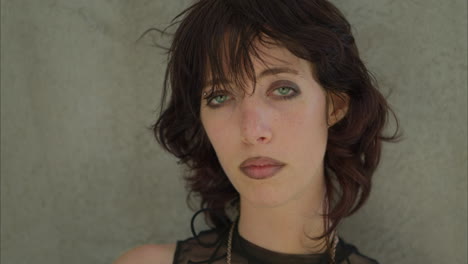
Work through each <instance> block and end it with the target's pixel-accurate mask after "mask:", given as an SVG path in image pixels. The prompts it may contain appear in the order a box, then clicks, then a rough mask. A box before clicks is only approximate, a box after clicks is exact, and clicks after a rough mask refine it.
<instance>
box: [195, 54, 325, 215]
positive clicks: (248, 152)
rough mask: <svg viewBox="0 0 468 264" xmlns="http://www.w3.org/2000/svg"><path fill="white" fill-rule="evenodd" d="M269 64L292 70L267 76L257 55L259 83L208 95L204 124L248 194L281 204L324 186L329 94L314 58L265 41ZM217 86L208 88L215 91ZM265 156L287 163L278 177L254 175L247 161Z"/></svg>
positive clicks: (229, 171) (260, 201)
mask: <svg viewBox="0 0 468 264" xmlns="http://www.w3.org/2000/svg"><path fill="white" fill-rule="evenodd" d="M259 49H260V50H261V52H260V54H268V56H265V57H263V59H264V61H265V62H266V63H267V65H268V66H269V68H275V69H276V68H277V69H282V70H285V69H288V70H286V71H284V72H281V71H279V72H276V73H273V74H271V72H270V74H265V75H262V72H263V71H264V70H265V68H266V67H265V66H264V64H262V63H261V62H260V61H259V60H258V59H256V58H252V59H253V63H254V69H255V74H256V76H258V77H257V86H256V89H255V92H254V93H253V94H252V91H253V83H252V82H251V83H249V85H248V87H247V88H248V89H247V91H246V93H245V94H243V93H242V91H239V92H237V93H236V94H231V93H229V92H225V93H223V94H218V95H215V96H214V97H212V98H211V99H208V100H206V99H204V98H203V97H204V96H202V98H201V100H202V103H201V109H200V115H201V120H202V124H203V127H204V129H205V131H206V133H207V135H208V138H209V140H210V142H211V144H212V146H213V148H214V150H215V152H216V154H217V157H218V159H219V162H220V164H221V166H222V167H223V169H224V171H225V173H226V175H227V176H228V178H229V180H230V181H231V183H232V184H233V186H234V187H235V188H236V190H237V191H238V192H239V194H240V196H241V200H242V199H247V200H248V201H249V202H250V203H253V204H257V205H259V206H277V205H281V204H284V203H286V202H288V201H290V200H291V199H297V198H299V197H301V194H310V193H311V192H319V191H320V190H322V188H323V187H324V186H323V183H324V181H323V180H324V179H323V175H324V174H323V160H324V154H325V149H326V143H327V118H326V94H325V91H324V90H323V88H322V87H321V86H320V84H319V83H318V82H317V81H316V80H314V78H313V76H312V68H311V65H310V63H309V62H308V61H306V60H303V59H300V58H298V57H296V56H294V55H293V54H292V53H290V52H289V51H288V50H287V49H286V48H282V47H278V46H271V47H269V48H267V47H264V46H261V47H259ZM210 89H211V87H210V86H208V87H205V91H206V92H207V93H208V94H209V91H210ZM258 156H264V157H269V158H273V159H275V160H278V161H280V162H282V163H284V164H285V165H284V166H283V167H282V168H281V169H280V170H279V171H278V172H277V173H276V174H275V175H274V176H272V177H270V178H267V179H262V180H258V179H252V178H250V177H248V176H247V175H246V174H244V173H243V172H242V170H241V169H240V165H241V163H242V162H243V161H244V160H246V159H248V158H252V157H258Z"/></svg>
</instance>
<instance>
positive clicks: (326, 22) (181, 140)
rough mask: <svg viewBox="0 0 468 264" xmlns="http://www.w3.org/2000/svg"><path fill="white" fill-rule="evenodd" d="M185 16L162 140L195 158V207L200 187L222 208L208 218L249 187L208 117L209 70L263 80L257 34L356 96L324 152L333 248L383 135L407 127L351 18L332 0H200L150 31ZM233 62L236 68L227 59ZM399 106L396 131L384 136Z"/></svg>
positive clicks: (219, 222) (190, 163)
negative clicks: (220, 152)
mask: <svg viewBox="0 0 468 264" xmlns="http://www.w3.org/2000/svg"><path fill="white" fill-rule="evenodd" d="M178 23H180V25H179V26H178V28H177V30H176V31H175V33H174V34H171V35H172V36H173V39H172V42H171V46H170V47H169V48H165V49H166V51H167V55H168V66H167V70H166V73H165V78H164V84H163V86H164V87H163V92H162V98H161V104H160V112H159V117H158V119H157V121H156V122H155V123H154V125H152V127H151V129H152V131H153V133H154V135H155V137H156V139H157V141H158V143H159V144H160V145H161V146H162V147H163V148H164V149H165V150H167V151H169V152H170V153H172V154H173V155H175V156H176V157H177V158H178V159H179V163H181V164H184V165H186V168H187V171H186V175H184V179H185V181H186V188H187V189H188V191H189V192H188V194H187V200H186V201H187V203H188V205H189V207H190V208H191V209H192V210H193V207H192V206H191V205H190V200H191V198H192V196H193V195H194V194H195V195H196V196H197V197H199V198H200V206H201V208H211V209H213V210H207V211H206V212H205V220H206V221H207V223H208V224H209V225H214V226H215V227H216V228H223V227H226V223H231V220H230V218H229V216H228V213H227V210H228V209H229V208H233V209H235V210H239V193H238V192H237V191H236V189H234V187H233V185H232V184H231V182H230V181H229V179H228V177H227V176H226V174H225V172H224V171H223V168H222V167H221V165H220V163H219V161H218V159H217V156H216V153H215V151H214V149H213V147H212V146H211V144H210V142H209V139H208V137H207V135H206V133H205V131H204V128H203V126H202V123H201V120H200V103H201V100H200V99H201V96H202V94H201V93H202V88H203V87H204V86H205V85H206V80H207V76H208V74H211V75H212V78H213V79H229V80H233V82H234V83H235V86H236V87H244V84H245V83H246V80H253V81H254V82H255V75H254V69H253V64H252V58H251V56H256V57H258V58H260V57H261V56H259V54H258V52H257V50H256V48H255V45H253V44H252V43H253V41H254V40H259V41H260V42H261V43H268V39H272V40H273V41H274V43H276V44H278V45H281V46H283V47H285V48H287V49H288V50H289V51H290V52H291V53H292V54H294V55H295V56H297V57H299V58H301V59H304V60H307V61H309V62H310V63H312V64H313V66H314V67H313V69H314V73H313V74H314V77H316V79H317V81H318V82H319V83H320V84H321V86H322V87H323V88H324V89H325V90H326V92H327V93H334V94H337V95H339V94H342V93H346V94H347V95H348V96H349V105H348V111H347V113H346V115H345V116H344V117H343V118H342V119H341V120H340V121H339V122H337V123H335V124H334V125H333V126H331V127H330V128H329V133H328V142H327V148H326V153H325V158H324V166H325V170H324V171H325V184H326V199H327V202H326V203H324V212H325V213H324V214H323V215H322V216H324V221H325V218H327V219H328V220H331V223H332V224H331V226H330V225H329V222H328V221H325V231H324V233H323V234H322V235H321V236H320V237H317V238H312V239H323V238H324V237H326V242H327V243H326V245H327V251H328V252H329V250H330V245H329V243H328V242H329V240H328V236H329V235H330V234H331V233H332V232H333V231H334V230H335V229H336V227H337V225H338V224H339V223H340V221H341V220H342V219H343V218H344V217H347V216H350V215H352V214H354V213H355V212H356V211H357V210H358V209H359V208H361V207H362V206H363V205H364V203H365V202H366V200H367V199H368V197H369V195H370V192H371V186H372V184H371V183H372V175H373V174H374V171H375V170H376V168H377V166H378V164H379V161H380V156H381V151H382V141H387V142H398V141H399V140H400V137H401V134H398V131H399V125H398V119H397V117H396V115H395V113H394V112H393V110H392V109H391V108H390V106H389V104H388V103H387V101H386V99H385V98H384V97H383V95H382V94H381V93H380V92H379V90H378V85H377V81H376V78H375V77H374V76H373V75H372V73H371V72H370V71H368V70H367V69H366V66H365V65H364V63H363V62H362V60H361V59H360V57H359V52H358V48H357V47H356V43H355V40H354V37H353V35H352V33H351V26H350V24H349V22H348V21H347V20H346V18H345V17H344V15H343V14H342V13H341V12H340V11H339V10H338V9H337V8H336V7H335V6H334V5H333V4H331V3H330V2H328V1H325V0H199V1H196V2H195V3H193V4H192V5H191V6H190V7H188V8H187V9H185V10H184V11H182V12H181V13H180V14H178V15H177V16H176V17H175V18H174V19H173V20H172V21H171V24H170V25H169V26H168V27H167V28H165V29H164V30H160V29H157V28H150V29H148V30H147V31H145V32H144V33H143V35H145V34H146V33H148V32H149V31H153V30H156V31H158V32H160V33H162V34H166V30H167V29H168V28H169V27H171V26H173V25H175V24H178ZM226 33H229V34H227V35H228V37H226V36H227V35H226ZM143 35H142V36H143ZM265 36H266V37H267V38H265ZM140 38H141V37H140ZM158 46H159V45H158ZM159 47H161V46H159ZM226 47H230V48H226ZM162 48H164V47H162ZM225 60H227V61H225ZM226 62H227V65H228V69H227V70H225V69H223V63H226ZM246 77H247V78H246ZM212 89H216V84H213V87H212ZM168 90H170V91H171V94H170V98H169V100H168V102H166V101H167V93H168ZM212 91H213V90H212ZM327 102H328V100H327ZM166 103H167V106H166ZM327 111H328V107H327ZM390 113H391V114H393V116H394V118H395V120H396V131H395V133H394V134H393V135H392V136H384V135H383V129H384V127H385V125H386V124H387V122H388V117H389V114H390ZM327 116H328V113H327ZM311 133H312V131H311ZM325 207H326V208H325Z"/></svg>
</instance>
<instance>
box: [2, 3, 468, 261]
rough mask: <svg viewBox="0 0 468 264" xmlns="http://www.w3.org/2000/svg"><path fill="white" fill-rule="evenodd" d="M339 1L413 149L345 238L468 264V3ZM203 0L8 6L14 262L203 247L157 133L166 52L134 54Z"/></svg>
mask: <svg viewBox="0 0 468 264" xmlns="http://www.w3.org/2000/svg"><path fill="white" fill-rule="evenodd" d="M333 2H334V3H336V4H337V5H338V6H339V7H340V8H341V9H342V11H343V12H344V13H345V14H346V15H347V17H348V19H349V20H350V22H351V23H352V24H353V30H354V33H355V37H356V39H357V42H358V45H359V48H360V50H361V53H362V56H363V58H364V61H365V62H366V63H367V64H368V66H369V68H370V69H371V71H373V72H374V73H375V75H376V77H377V78H378V79H379V80H380V85H381V88H382V91H383V93H384V94H388V92H389V91H390V90H392V91H393V93H392V94H391V96H390V97H389V102H390V104H391V105H392V106H393V107H394V109H395V111H396V113H397V115H398V116H399V118H400V121H401V125H402V127H403V132H404V133H405V138H406V140H404V141H403V142H401V143H399V144H394V145H393V144H392V145H385V150H384V153H383V158H382V159H383V160H382V164H381V167H380V168H379V170H378V171H377V173H376V175H375V180H374V190H373V192H372V195H371V198H370V200H369V202H368V204H367V205H366V207H365V208H364V209H362V210H361V211H360V212H359V213H358V214H356V215H355V216H353V217H351V218H349V219H347V220H345V222H344V224H343V226H342V228H341V230H340V231H341V234H342V236H344V237H345V238H348V240H349V241H350V242H352V243H354V244H356V245H357V246H358V248H359V249H360V250H361V251H362V252H364V253H365V254H367V255H369V256H372V257H375V258H376V259H378V260H380V261H381V262H382V263H466V259H467V253H466V248H467V237H466V236H467V225H466V223H467V72H466V70H467V33H466V29H467V6H466V1H464V0H454V1H444V3H443V4H441V1H435V0H430V1H429V0H424V1H422V0H412V1H392V0H365V1H364V0H363V1H338V0H335V1H333ZM188 3H189V2H188V1H182V0H178V1H174V0H159V1H103V0H98V1H96V0H83V1H65V0H55V1H53V0H42V1H34V0H2V1H1V26H2V28H1V263H5V264H13V263H15V264H16V263H44V264H46V263H47V264H59V263H68V264H73V263H76V264H81V263H110V262H111V261H112V260H113V259H114V258H115V257H116V256H117V255H118V254H119V253H120V252H121V251H123V250H125V249H128V248H130V247H133V246H135V245H137V244H141V243H161V242H165V243H166V242H167V243H169V242H175V241H176V240H181V239H185V238H187V237H188V236H191V233H190V227H189V224H190V218H191V216H192V213H193V212H191V211H190V210H189V209H188V208H187V207H186V204H185V190H184V188H183V183H182V182H181V180H180V177H179V175H180V170H181V168H178V167H177V165H176V159H175V158H173V157H171V156H169V155H168V154H166V153H165V152H163V151H162V150H161V149H160V148H159V146H158V145H157V144H156V142H155V140H154V139H153V138H152V135H151V134H150V133H149V132H148V131H147V130H146V129H145V127H147V126H149V125H150V124H151V122H153V121H154V119H155V110H156V108H157V106H158V102H159V93H160V87H161V85H162V78H163V71H164V69H165V57H164V55H163V53H162V51H161V50H158V49H156V48H153V47H150V46H149V39H146V40H144V41H142V43H140V44H139V45H134V41H135V40H136V38H138V36H139V34H140V33H142V32H143V31H144V30H145V29H147V28H148V27H150V26H152V25H156V26H158V27H164V26H165V25H167V23H169V22H170V19H171V18H172V17H173V16H174V15H176V14H177V13H178V12H180V11H181V10H182V9H183V8H184V7H186V6H187V5H188ZM389 131H391V130H389ZM200 219H201V218H200ZM197 226H198V227H199V229H202V228H203V227H204V225H203V223H201V221H199V223H198V225H197Z"/></svg>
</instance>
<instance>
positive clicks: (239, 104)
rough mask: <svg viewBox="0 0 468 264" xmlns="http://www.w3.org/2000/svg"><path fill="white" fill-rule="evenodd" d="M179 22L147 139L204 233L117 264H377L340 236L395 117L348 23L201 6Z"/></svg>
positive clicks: (300, 11)
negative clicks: (152, 138) (193, 202)
mask: <svg viewBox="0 0 468 264" xmlns="http://www.w3.org/2000/svg"><path fill="white" fill-rule="evenodd" d="M178 18H182V19H181V21H176V22H180V25H179V27H178V29H177V31H176V32H175V35H174V38H173V41H172V46H171V47H170V49H169V51H168V54H169V64H168V68H167V72H166V77H165V81H164V92H163V96H162V107H161V114H160V116H159V118H158V120H157V122H156V123H155V125H154V127H153V128H154V133H155V135H156V138H157V140H158V142H159V143H160V144H161V145H162V147H164V148H165V149H166V150H168V151H169V152H171V153H172V154H174V155H175V156H176V157H178V158H179V159H180V162H181V163H183V164H185V165H186V166H187V167H188V168H189V170H188V174H187V175H186V177H185V179H186V181H187V187H188V188H189V191H190V192H189V194H188V195H189V197H187V198H190V195H191V194H192V193H194V194H196V195H197V196H198V197H199V198H200V199H201V208H202V209H201V210H200V211H198V212H197V213H196V214H195V215H194V218H195V217H196V215H198V214H199V213H203V214H204V215H205V219H206V220H207V223H208V225H210V226H211V227H212V228H211V229H210V230H205V231H203V232H201V233H199V234H197V233H196V232H195V231H194V230H193V221H194V218H192V232H193V237H190V238H187V239H185V240H178V241H177V243H175V244H168V245H145V246H140V247H137V248H135V249H133V250H130V251H129V252H127V253H126V254H124V255H123V256H122V257H121V258H119V259H118V260H117V262H116V263H155V264H156V263H168V264H169V263H180V264H182V263H184V264H185V263H245V264H247V263H250V264H252V263H295V264H297V263H308V264H311V263H317V264H318V263H353V264H364V263H378V262H377V261H376V260H374V259H372V258H370V257H367V256H365V255H364V254H362V253H360V252H359V250H358V249H357V247H355V246H354V245H352V244H350V243H347V242H345V240H344V239H343V238H342V237H340V236H339V235H338V233H337V227H338V225H339V223H340V222H341V220H342V219H343V218H345V217H347V216H350V215H352V214H353V213H355V212H356V211H357V210H358V209H360V208H362V206H363V205H364V203H365V202H366V200H367V199H368V197H369V194H370V191H371V179H372V175H373V173H374V171H375V169H376V167H377V165H378V163H379V160H380V154H381V148H382V144H381V143H382V141H390V142H396V141H397V140H398V138H399V137H400V135H398V133H397V132H398V120H397V119H396V117H395V119H396V120H397V131H396V133H395V134H394V135H393V136H388V137H387V136H384V135H382V131H383V129H384V126H385V124H386V123H387V120H388V116H389V114H390V113H393V111H392V110H391V108H390V107H389V105H388V104H387V102H386V100H385V98H384V97H383V96H382V95H381V93H380V92H379V91H378V90H377V83H376V81H375V80H374V79H373V78H372V75H371V74H370V72H369V71H368V70H367V69H366V67H365V65H364V64H363V62H362V61H361V59H360V57H359V53H358V49H357V47H356V44H355V42H354V38H353V36H352V34H351V28H350V25H349V23H348V22H347V20H346V19H345V18H344V16H343V15H342V13H341V12H340V11H339V10H338V9H337V8H336V7H335V6H334V5H332V4H331V3H330V2H328V1H325V0H200V1H197V2H196V3H194V4H193V5H192V6H190V7H189V8H187V9H186V10H184V11H183V12H182V13H181V14H179V15H178V16H177V17H176V18H175V19H178ZM175 19H174V20H175ZM174 20H173V21H174ZM167 89H171V96H170V99H169V102H168V105H167V107H165V105H164V103H165V101H166V93H167Z"/></svg>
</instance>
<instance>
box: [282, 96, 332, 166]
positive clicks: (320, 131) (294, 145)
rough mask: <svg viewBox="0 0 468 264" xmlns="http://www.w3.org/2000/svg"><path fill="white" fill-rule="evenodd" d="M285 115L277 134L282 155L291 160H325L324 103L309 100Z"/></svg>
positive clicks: (325, 126)
mask: <svg viewBox="0 0 468 264" xmlns="http://www.w3.org/2000/svg"><path fill="white" fill-rule="evenodd" d="M283 113H286V114H285V115H281V118H280V119H279V122H278V127H277V128H278V130H277V133H276V135H277V138H278V141H279V143H280V145H281V149H282V150H284V151H282V153H285V155H288V156H290V157H289V158H290V159H291V160H309V162H310V158H311V157H313V159H321V158H323V154H324V152H325V148H326V142H327V125H326V120H325V103H324V101H321V100H315V101H311V100H308V101H305V102H303V103H301V104H300V105H298V107H295V108H293V109H290V111H287V112H283Z"/></svg>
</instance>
